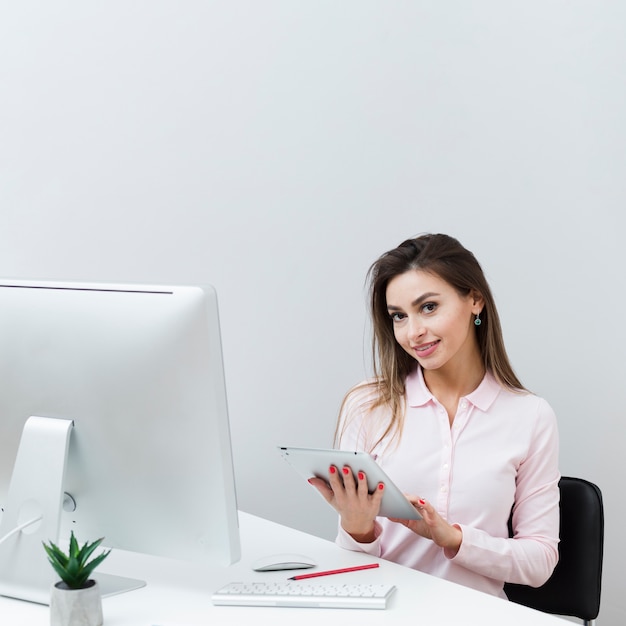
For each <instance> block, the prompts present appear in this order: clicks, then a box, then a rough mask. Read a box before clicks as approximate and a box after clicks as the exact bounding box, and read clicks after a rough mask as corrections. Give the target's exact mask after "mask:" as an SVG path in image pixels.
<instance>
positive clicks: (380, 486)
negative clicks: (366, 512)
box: [378, 483, 385, 491]
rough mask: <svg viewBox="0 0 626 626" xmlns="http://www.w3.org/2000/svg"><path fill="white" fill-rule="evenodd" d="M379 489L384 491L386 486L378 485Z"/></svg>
mask: <svg viewBox="0 0 626 626" xmlns="http://www.w3.org/2000/svg"><path fill="white" fill-rule="evenodd" d="M378 488H379V489H380V490H381V491H382V490H383V489H384V488H385V485H383V484H382V483H378Z"/></svg>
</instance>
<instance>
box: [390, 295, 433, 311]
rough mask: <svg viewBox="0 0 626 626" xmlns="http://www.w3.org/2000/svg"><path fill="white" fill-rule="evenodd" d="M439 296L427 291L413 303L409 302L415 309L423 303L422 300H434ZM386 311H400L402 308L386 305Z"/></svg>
mask: <svg viewBox="0 0 626 626" xmlns="http://www.w3.org/2000/svg"><path fill="white" fill-rule="evenodd" d="M439 295H440V294H438V293H435V292H434V291H427V292H426V293H423V294H422V295H421V296H420V297H419V298H416V299H415V300H413V302H411V306H412V307H417V306H419V305H420V304H422V302H424V300H428V298H435V297H437V296H439ZM387 310H388V311H401V310H402V307H399V306H394V305H393V304H388V305H387Z"/></svg>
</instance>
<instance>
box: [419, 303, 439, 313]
mask: <svg viewBox="0 0 626 626" xmlns="http://www.w3.org/2000/svg"><path fill="white" fill-rule="evenodd" d="M436 308H437V305H436V304H435V303H434V302H426V304H424V305H423V306H422V311H424V313H432V312H433V311H434V310H435V309H436Z"/></svg>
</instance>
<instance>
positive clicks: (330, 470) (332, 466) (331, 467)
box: [328, 465, 337, 474]
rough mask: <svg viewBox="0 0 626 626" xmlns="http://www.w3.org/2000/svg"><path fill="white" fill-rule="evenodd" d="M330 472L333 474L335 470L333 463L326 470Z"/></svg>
mask: <svg viewBox="0 0 626 626" xmlns="http://www.w3.org/2000/svg"><path fill="white" fill-rule="evenodd" d="M328 471H329V472H330V473H331V474H334V473H335V472H336V471H337V470H336V469H335V466H334V465H331V466H330V469H329V470H328Z"/></svg>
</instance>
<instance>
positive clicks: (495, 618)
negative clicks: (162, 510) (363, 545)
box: [0, 513, 564, 626]
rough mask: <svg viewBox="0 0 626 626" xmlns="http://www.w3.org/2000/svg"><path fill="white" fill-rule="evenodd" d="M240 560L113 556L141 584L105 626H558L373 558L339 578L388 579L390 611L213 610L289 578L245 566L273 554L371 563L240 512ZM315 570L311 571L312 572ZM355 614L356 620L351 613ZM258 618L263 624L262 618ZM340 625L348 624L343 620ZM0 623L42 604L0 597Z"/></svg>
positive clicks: (25, 622)
mask: <svg viewBox="0 0 626 626" xmlns="http://www.w3.org/2000/svg"><path fill="white" fill-rule="evenodd" d="M239 519H240V526H241V542H242V559H241V561H240V562H239V563H237V564H235V565H232V566H230V567H224V568H209V567H202V566H197V565H190V564H188V563H184V562H180V561H170V560H167V559H160V558H155V557H147V556H144V555H139V554H134V553H128V552H123V551H120V550H117V551H113V552H112V553H111V555H110V556H109V558H108V559H107V561H106V562H105V565H106V566H107V567H105V565H103V566H102V569H103V570H104V571H106V570H107V569H108V570H109V571H110V572H111V573H114V574H119V575H122V576H130V577H136V578H142V579H145V580H147V581H148V585H147V586H146V587H144V588H143V589H139V590H137V591H132V592H130V593H126V594H121V595H117V596H112V597H109V598H105V599H104V600H103V612H104V624H105V626H152V625H159V626H196V625H200V624H202V625H203V626H206V625H207V624H215V625H220V626H221V625H231V624H232V625H233V626H240V625H241V624H249V623H252V622H253V621H254V622H257V620H258V621H259V623H267V622H271V623H272V624H274V625H276V626H281V625H283V624H285V625H289V626H293V624H294V621H297V623H298V625H299V626H306V625H307V624H315V625H316V626H317V625H318V624H319V621H320V620H324V622H325V623H326V625H327V626H332V625H334V624H341V625H342V626H345V624H346V623H356V620H357V618H358V624H359V626H366V625H369V624H371V625H374V624H375V625H376V626H381V624H385V623H389V624H392V623H393V626H400V625H402V624H411V626H414V625H415V624H433V625H437V626H448V625H449V626H458V625H459V624H463V625H464V626H471V625H472V624H476V625H480V626H502V625H503V624H506V625H507V626H516V625H518V624H519V625H521V624H524V625H527V624H532V625H533V626H563V624H564V621H563V620H562V619H560V618H558V617H554V616H550V615H545V614H543V613H539V612H537V611H533V610H531V609H527V608H525V607H522V606H519V605H516V604H513V603H509V602H507V601H506V600H501V599H498V598H494V597H492V596H489V595H487V594H484V593H480V592H477V591H473V590H471V589H466V588H465V587H461V586H459V585H455V584H452V583H449V582H446V581H443V580H440V579H438V578H434V577H432V576H428V575H426V574H422V573H421V572H416V571H414V570H411V569H408V568H406V567H403V566H401V565H396V564H394V563H389V562H387V561H382V560H381V561H380V568H378V569H371V570H363V571H360V572H354V573H349V574H338V576H341V577H342V580H343V581H345V582H355V583H356V582H373V581H376V582H385V583H387V582H391V583H393V584H395V585H396V586H397V590H396V592H395V593H394V595H393V597H392V599H391V603H390V606H389V608H387V610H385V611H379V610H355V612H354V613H353V614H352V615H350V616H349V615H348V612H347V611H346V610H345V609H288V608H256V607H255V608H253V607H237V608H235V607H215V606H213V605H212V603H211V594H212V592H213V591H215V590H217V589H218V588H219V587H221V586H222V585H224V584H226V583H229V582H233V581H237V580H241V581H250V580H272V579H274V580H284V579H286V578H287V577H288V576H291V575H293V572H291V573H285V572H267V573H257V572H253V571H252V570H251V568H250V564H251V563H252V562H253V561H254V560H256V559H257V558H259V557H261V556H264V555H267V554H273V553H280V552H296V553H301V554H306V555H308V556H311V557H313V558H314V559H315V560H316V561H317V562H318V565H319V568H320V569H334V568H338V567H347V566H351V565H358V564H363V563H371V562H374V561H376V559H373V558H372V557H370V556H367V555H364V554H360V553H354V552H348V551H345V550H342V549H341V548H339V547H337V546H336V545H335V544H334V543H332V542H330V541H326V540H324V539H320V538H318V537H314V536H312V535H308V534H306V533H303V532H300V531H297V530H293V529H291V528H287V527H285V526H281V525H280V524H275V523H273V522H269V521H267V520H263V519H261V518H258V517H255V516H253V515H249V514H246V513H240V515H239ZM312 571H314V570H312ZM357 613H358V615H357ZM261 620H262V621H261ZM347 620H349V621H348V622H347ZM0 623H1V624H7V626H8V625H11V626H39V625H41V626H44V625H46V626H47V625H48V624H49V609H48V607H47V606H43V605H37V604H31V603H28V602H22V601H20V600H13V599H11V598H4V597H0Z"/></svg>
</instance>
